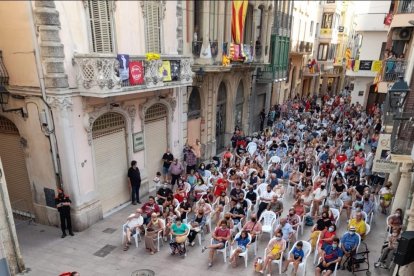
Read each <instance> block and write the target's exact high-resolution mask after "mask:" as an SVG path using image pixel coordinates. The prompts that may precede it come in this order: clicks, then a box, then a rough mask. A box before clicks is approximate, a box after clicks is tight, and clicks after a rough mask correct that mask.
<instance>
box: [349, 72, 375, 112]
mask: <svg viewBox="0 0 414 276" xmlns="http://www.w3.org/2000/svg"><path fill="white" fill-rule="evenodd" d="M372 80H373V79H372V78H361V77H358V78H355V81H354V90H352V91H351V103H353V104H355V103H356V102H359V103H360V104H361V105H362V106H365V105H366V99H367V97H368V92H369V89H368V87H367V84H368V83H370V82H372ZM359 91H364V94H363V95H362V96H359V95H358V93H359Z"/></svg>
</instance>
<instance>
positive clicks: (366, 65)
mask: <svg viewBox="0 0 414 276" xmlns="http://www.w3.org/2000/svg"><path fill="white" fill-rule="evenodd" d="M371 67H372V60H360V61H359V70H365V71H371Z"/></svg>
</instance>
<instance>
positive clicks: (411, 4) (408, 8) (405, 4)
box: [397, 0, 414, 13]
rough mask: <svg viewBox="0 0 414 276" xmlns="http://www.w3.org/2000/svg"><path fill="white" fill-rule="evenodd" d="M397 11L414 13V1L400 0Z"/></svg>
mask: <svg viewBox="0 0 414 276" xmlns="http://www.w3.org/2000/svg"><path fill="white" fill-rule="evenodd" d="M397 13H414V1H412V0H400V1H399V2H398V10H397Z"/></svg>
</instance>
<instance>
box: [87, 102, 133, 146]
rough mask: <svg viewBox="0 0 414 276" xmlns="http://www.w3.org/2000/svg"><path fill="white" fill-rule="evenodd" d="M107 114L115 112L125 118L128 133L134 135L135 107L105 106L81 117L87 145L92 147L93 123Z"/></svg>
mask: <svg viewBox="0 0 414 276" xmlns="http://www.w3.org/2000/svg"><path fill="white" fill-rule="evenodd" d="M107 112H116V113H119V114H122V115H123V116H124V118H125V122H126V125H127V128H128V126H129V129H130V131H129V133H134V121H135V116H136V114H137V109H136V107H135V105H127V106H121V107H116V106H111V105H106V106H103V107H98V108H96V109H94V111H92V112H89V113H85V115H84V117H83V126H84V128H85V130H86V132H87V136H88V144H89V145H92V140H93V137H92V129H93V124H94V122H95V121H96V119H98V118H99V117H100V116H102V115H103V114H105V113H107Z"/></svg>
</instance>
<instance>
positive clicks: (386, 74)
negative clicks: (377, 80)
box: [382, 59, 407, 82]
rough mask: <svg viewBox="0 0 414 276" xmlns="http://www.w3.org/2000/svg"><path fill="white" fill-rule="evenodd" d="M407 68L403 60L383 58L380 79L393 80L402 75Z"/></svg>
mask: <svg viewBox="0 0 414 276" xmlns="http://www.w3.org/2000/svg"><path fill="white" fill-rule="evenodd" d="M406 69H407V62H406V61H405V60H397V59H396V60H392V59H388V60H384V61H383V64H382V81H386V82H394V81H396V80H397V79H398V78H399V77H403V76H404V74H405V70H406Z"/></svg>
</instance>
